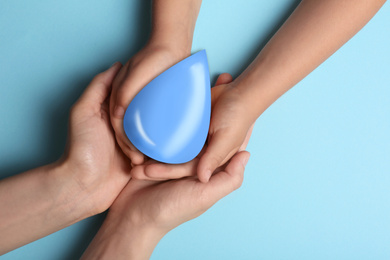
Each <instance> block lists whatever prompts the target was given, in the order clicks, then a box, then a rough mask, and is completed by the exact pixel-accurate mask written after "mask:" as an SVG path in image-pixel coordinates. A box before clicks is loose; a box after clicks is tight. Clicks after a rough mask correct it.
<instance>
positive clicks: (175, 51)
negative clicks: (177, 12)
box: [145, 36, 192, 61]
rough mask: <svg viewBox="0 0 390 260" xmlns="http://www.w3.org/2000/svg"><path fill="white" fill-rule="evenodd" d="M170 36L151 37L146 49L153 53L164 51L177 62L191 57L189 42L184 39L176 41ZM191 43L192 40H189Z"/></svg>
mask: <svg viewBox="0 0 390 260" xmlns="http://www.w3.org/2000/svg"><path fill="white" fill-rule="evenodd" d="M174 38H175V37H174V36H172V38H171V37H169V36H151V37H150V39H149V41H148V43H147V44H146V47H145V48H147V49H149V50H154V51H165V52H167V53H169V54H170V55H171V56H173V57H175V59H177V60H178V61H180V60H183V59H185V58H187V57H188V56H190V55H191V47H192V44H191V42H188V41H187V40H185V39H182V40H178V39H174ZM191 41H192V38H191Z"/></svg>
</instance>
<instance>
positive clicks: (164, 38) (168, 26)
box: [149, 0, 202, 57]
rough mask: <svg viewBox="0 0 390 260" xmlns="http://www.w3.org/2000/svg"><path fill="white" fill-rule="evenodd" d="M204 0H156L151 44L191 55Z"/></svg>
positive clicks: (184, 54)
mask: <svg viewBox="0 0 390 260" xmlns="http://www.w3.org/2000/svg"><path fill="white" fill-rule="evenodd" d="M201 3H202V0H184V1H183V0H168V1H167V0H154V1H153V11H152V12H153V13H152V16H153V18H152V33H151V36H150V39H149V44H151V45H161V46H166V47H167V48H169V49H172V51H177V52H179V53H181V55H182V56H183V57H186V56H188V55H190V53H191V46H192V38H193V34H194V30H195V23H196V20H197V18H198V14H199V10H200V6H201Z"/></svg>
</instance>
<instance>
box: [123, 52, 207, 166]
mask: <svg viewBox="0 0 390 260" xmlns="http://www.w3.org/2000/svg"><path fill="white" fill-rule="evenodd" d="M210 113H211V91H210V73H209V68H208V62H207V56H206V51H205V50H202V51H199V52H197V53H195V54H193V55H191V56H189V57H188V58H186V59H184V60H182V61H180V62H179V63H177V64H175V65H173V66H172V67H170V68H169V69H167V70H166V71H164V72H163V73H161V74H160V75H159V76H157V77H156V78H155V79H153V80H152V81H151V82H150V83H149V84H147V85H146V86H145V87H144V88H143V89H142V90H141V91H140V92H139V93H138V94H137V95H136V96H135V97H134V99H133V100H132V101H131V103H130V104H129V106H128V107H127V109H126V112H125V115H124V118H123V127H124V130H125V133H126V135H127V137H128V138H129V140H130V142H131V143H132V144H133V145H134V146H135V147H136V148H137V149H138V150H139V151H141V152H142V153H143V154H145V155H147V156H148V157H150V158H152V159H154V160H157V161H160V162H164V163H170V164H180V163H185V162H188V161H191V160H192V159H193V158H195V157H196V156H197V155H198V154H199V152H200V151H201V150H202V148H203V146H204V144H205V141H206V138H207V134H208V131H209V125H210Z"/></svg>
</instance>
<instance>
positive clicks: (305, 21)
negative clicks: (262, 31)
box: [198, 0, 386, 181]
mask: <svg viewBox="0 0 390 260" xmlns="http://www.w3.org/2000/svg"><path fill="white" fill-rule="evenodd" d="M385 2H386V1H385V0H323V1H321V0H303V1H302V2H301V3H300V5H299V6H298V7H297V9H296V10H295V11H294V13H293V14H292V15H291V16H290V18H289V19H288V20H287V21H286V22H285V24H284V25H283V26H282V27H281V28H280V30H279V31H278V32H277V33H276V34H275V35H274V37H273V38H272V39H271V40H270V41H269V42H268V44H267V45H266V46H265V48H264V49H263V50H262V51H261V52H260V54H259V55H258V56H257V58H256V59H255V60H254V61H253V62H252V64H251V65H250V66H249V67H248V68H247V69H246V70H245V71H244V72H243V73H242V74H241V75H240V76H239V77H238V78H237V79H236V80H234V81H233V82H232V83H231V84H228V85H227V86H226V87H224V89H223V91H222V94H221V96H220V98H219V99H218V101H217V103H216V105H215V106H214V108H213V111H212V117H211V127H210V135H209V138H210V139H209V142H208V145H209V146H208V148H207V150H206V152H205V154H204V155H203V156H202V157H201V159H200V162H199V167H198V176H199V178H200V180H202V181H207V180H208V179H209V177H210V175H211V173H212V172H213V171H214V170H215V169H216V168H217V167H218V166H219V165H222V164H223V163H225V162H226V161H227V160H228V159H229V158H230V157H231V156H232V155H233V154H234V153H235V152H236V151H237V150H239V147H240V146H241V144H242V142H243V141H244V139H245V136H246V134H247V133H248V130H249V129H250V127H251V125H253V123H254V122H255V120H256V119H257V118H258V117H259V116H260V115H261V114H262V113H263V112H264V111H265V110H266V109H267V108H268V107H269V106H270V105H271V104H272V103H273V102H274V101H275V100H276V99H278V98H279V97H280V96H281V95H283V93H285V92H286V91H287V90H289V89H290V88H291V87H293V86H294V85H295V84H297V83H298V82H299V81H300V80H302V79H303V78H304V77H305V76H306V75H308V74H309V73H310V72H311V71H313V70H314V69H315V68H316V67H317V66H319V65H320V64H321V63H322V62H324V61H325V60H326V59H327V58H328V57H329V56H330V55H332V54H333V53H334V52H335V51H336V50H338V49H339V48H340V47H341V46H342V45H343V44H344V43H346V42H347V41H348V40H349V39H350V38H351V37H352V36H354V35H355V34H356V33H357V32H358V31H359V30H360V29H361V28H362V27H363V26H364V25H365V24H366V23H367V22H368V21H369V20H370V19H371V18H372V17H373V16H374V15H375V13H376V12H377V11H378V10H379V9H380V8H381V6H382V5H383V4H384V3H385ZM227 111H228V112H227Z"/></svg>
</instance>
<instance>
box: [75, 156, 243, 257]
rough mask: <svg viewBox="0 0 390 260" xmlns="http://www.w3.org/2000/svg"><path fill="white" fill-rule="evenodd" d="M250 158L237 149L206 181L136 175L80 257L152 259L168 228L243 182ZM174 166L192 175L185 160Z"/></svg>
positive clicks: (177, 172) (176, 170) (180, 172)
mask: <svg viewBox="0 0 390 260" xmlns="http://www.w3.org/2000/svg"><path fill="white" fill-rule="evenodd" d="M248 159H249V153H248V152H245V151H244V152H240V153H238V154H236V155H235V156H234V157H233V158H232V160H231V161H230V162H229V164H228V165H227V166H226V167H224V169H221V170H220V171H219V172H218V173H216V174H215V175H214V176H213V177H212V178H211V179H210V181H209V182H208V183H202V182H200V181H199V180H198V179H197V178H195V177H186V178H180V179H178V180H169V181H161V182H159V181H150V180H137V179H132V180H131V181H130V182H129V184H128V185H127V186H126V187H125V188H124V190H123V191H122V192H121V194H120V195H119V196H118V198H117V199H116V200H115V202H114V204H113V205H112V206H111V208H110V210H109V213H108V216H107V218H106V220H105V221H104V223H103V225H102V227H101V228H100V230H99V232H98V233H97V235H96V236H95V238H94V239H93V241H92V242H91V244H90V246H89V247H88V249H87V250H86V252H85V253H84V255H83V257H82V259H131V260H145V259H149V258H150V256H151V254H152V252H153V249H154V248H155V246H156V245H157V243H158V242H159V240H160V239H161V238H162V237H163V236H164V235H165V234H166V233H168V232H169V231H170V230H172V229H173V228H175V227H177V226H178V225H180V224H182V223H184V222H186V221H188V220H191V219H193V218H196V217H198V216H199V215H201V214H202V213H204V212H205V211H206V210H207V209H209V208H210V207H211V206H212V205H213V204H214V203H216V202H217V201H218V200H219V199H221V198H223V197H224V196H226V195H228V194H229V193H231V192H232V191H234V190H235V189H237V188H239V187H240V186H241V184H242V180H243V176H244V169H245V165H246V163H247V161H248ZM170 166H171V165H170ZM168 167H169V166H168ZM170 171H171V173H173V174H174V175H175V176H186V175H188V169H187V168H186V167H184V166H183V165H179V166H176V167H172V168H171V169H170Z"/></svg>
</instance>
